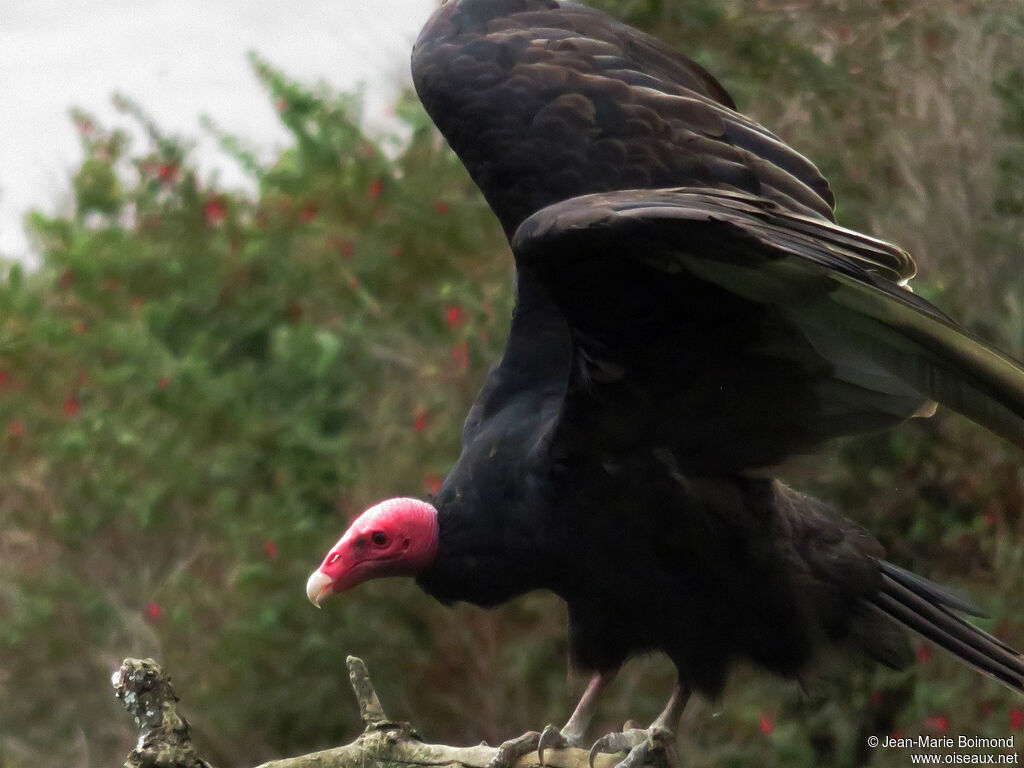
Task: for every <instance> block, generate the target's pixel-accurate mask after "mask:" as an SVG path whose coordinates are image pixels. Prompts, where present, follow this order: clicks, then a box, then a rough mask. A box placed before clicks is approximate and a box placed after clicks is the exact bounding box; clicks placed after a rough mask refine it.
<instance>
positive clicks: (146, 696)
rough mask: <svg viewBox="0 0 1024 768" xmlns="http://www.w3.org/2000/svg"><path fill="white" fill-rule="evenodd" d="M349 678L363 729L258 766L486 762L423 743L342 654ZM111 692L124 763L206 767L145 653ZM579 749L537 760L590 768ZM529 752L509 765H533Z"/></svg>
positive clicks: (472, 751)
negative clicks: (128, 743) (132, 743)
mask: <svg viewBox="0 0 1024 768" xmlns="http://www.w3.org/2000/svg"><path fill="white" fill-rule="evenodd" d="M348 672H349V679H350V680H351V682H352V688H353V690H354V691H355V694H356V699H357V701H358V702H359V713H360V715H361V716H362V718H363V727H364V730H363V732H362V734H360V736H359V737H358V738H357V739H356V740H355V741H353V742H352V743H351V744H346V745H345V746H343V747H334V748H333V749H326V750H324V751H322V752H313V753H311V754H308V755H301V756H299V757H288V758H284V759H282V760H272V761H270V762H269V763H263V765H261V766H258V768H430V766H438V768H441V767H443V768H487V765H488V763H489V762H490V761H491V759H492V758H493V757H494V755H495V753H496V752H497V750H496V749H495V748H494V747H489V746H487V745H486V744H481V745H479V746H476V747H449V746H445V745H442V744H425V743H423V741H422V740H421V739H420V737H419V735H418V734H417V733H416V731H415V730H413V728H412V726H411V725H410V724H409V723H404V722H397V721H393V720H389V719H388V717H387V715H386V714H385V713H384V708H383V707H382V706H381V703H380V699H379V698H377V692H376V691H375V690H374V689H373V684H372V683H371V682H370V675H369V673H368V672H367V670H366V665H365V664H363V662H362V660H361V659H357V658H356V657H355V656H349V657H348ZM113 684H114V691H115V694H114V695H115V696H117V698H118V699H120V700H121V702H122V703H123V704H124V707H125V709H127V710H128V713H129V714H130V715H132V716H133V717H134V718H135V723H136V725H138V726H139V743H138V745H137V746H136V747H135V749H133V750H132V752H131V754H129V755H128V759H127V760H126V761H125V768H211V766H210V764H209V763H207V762H206V761H205V760H202V759H201V758H199V757H198V756H197V754H196V750H195V747H194V746H193V744H192V740H191V737H190V735H189V727H188V723H187V722H186V721H185V719H184V718H183V717H181V716H180V715H179V714H178V713H177V710H176V704H177V701H178V697H177V696H176V695H175V693H174V688H173V687H172V686H171V680H170V677H168V676H167V675H166V674H165V673H164V671H163V670H162V669H161V668H160V665H159V664H157V663H156V662H155V661H153V660H152V659H142V660H140V659H125V660H124V663H122V664H121V668H120V669H119V670H118V671H117V672H115V673H114V677H113ZM587 757H588V753H587V751H586V750H582V749H550V750H547V751H545V753H544V760H545V762H546V763H547V764H548V766H549V768H589V764H588V762H587ZM619 759H620V758H619V756H616V755H604V754H601V755H597V756H596V758H595V760H594V768H612V767H613V766H614V765H615V764H616V763H617V762H618V761H619ZM537 765H538V763H537V759H536V756H535V755H528V756H527V757H524V758H522V759H520V760H519V762H518V763H516V768H529V767H530V766H537Z"/></svg>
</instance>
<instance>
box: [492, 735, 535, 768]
mask: <svg viewBox="0 0 1024 768" xmlns="http://www.w3.org/2000/svg"><path fill="white" fill-rule="evenodd" d="M539 742H540V734H539V733H538V732H537V731H527V732H526V733H524V734H523V735H522V736H519V737H518V738H515V739H509V740H508V741H506V742H504V743H503V744H502V745H501V746H499V747H498V751H497V752H496V753H495V755H494V757H492V758H491V761H490V762H489V763H487V768H512V766H513V764H514V763H515V762H516V760H518V759H519V758H520V757H522V756H523V755H528V754H529V753H530V752H532V751H533V750H535V749H536V748H537V744H538V743H539Z"/></svg>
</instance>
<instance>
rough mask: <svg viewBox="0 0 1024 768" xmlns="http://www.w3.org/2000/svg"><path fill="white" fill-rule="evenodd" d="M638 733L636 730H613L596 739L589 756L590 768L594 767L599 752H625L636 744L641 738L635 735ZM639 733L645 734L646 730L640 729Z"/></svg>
mask: <svg viewBox="0 0 1024 768" xmlns="http://www.w3.org/2000/svg"><path fill="white" fill-rule="evenodd" d="M636 733H637V732H636V731H612V732H611V733H606V734H605V735H604V736H602V737H601V738H599V739H598V740H597V741H595V742H594V743H593V744H592V745H591V747H590V754H589V755H588V756H587V761H588V762H589V763H590V768H594V758H595V757H597V754H598V753H599V752H623V751H625V750H627V749H632V748H633V747H634V746H636V745H637V744H638V743H639V739H637V738H636V737H635V734H636ZM639 733H641V734H643V733H644V732H643V731H640V732H639Z"/></svg>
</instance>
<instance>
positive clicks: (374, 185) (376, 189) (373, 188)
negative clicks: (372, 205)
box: [366, 179, 384, 200]
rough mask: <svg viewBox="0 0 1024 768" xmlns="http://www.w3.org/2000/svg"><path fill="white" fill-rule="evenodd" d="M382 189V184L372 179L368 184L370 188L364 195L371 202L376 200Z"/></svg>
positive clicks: (379, 180) (380, 181)
mask: <svg viewBox="0 0 1024 768" xmlns="http://www.w3.org/2000/svg"><path fill="white" fill-rule="evenodd" d="M383 187H384V182H383V181H382V180H381V179H374V180H373V181H371V182H370V188H369V189H368V190H366V195H367V197H369V198H370V199H371V200H376V199H377V198H378V197H379V196H380V191H381V189H382V188H383Z"/></svg>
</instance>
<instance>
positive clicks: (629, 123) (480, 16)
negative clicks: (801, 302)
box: [412, 0, 833, 236]
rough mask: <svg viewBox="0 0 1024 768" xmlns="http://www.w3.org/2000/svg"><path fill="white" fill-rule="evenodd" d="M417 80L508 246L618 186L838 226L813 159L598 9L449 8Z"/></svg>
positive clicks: (460, 3)
mask: <svg viewBox="0 0 1024 768" xmlns="http://www.w3.org/2000/svg"><path fill="white" fill-rule="evenodd" d="M412 71H413V80H414V82H415V85H416V90H417V92H418V94H419V96H420V99H421V100H422V101H423V104H424V105H425V106H426V108H427V111H428V112H429V113H430V116H431V117H432V118H433V120H434V122H435V123H436V124H437V126H438V127H439V128H440V129H441V132H442V133H443V134H444V136H445V138H446V139H447V140H448V142H449V143H450V144H451V146H452V148H453V149H454V150H455V151H456V152H457V153H458V155H459V157H460V158H461V159H462V161H463V162H464V163H465V165H466V167H467V168H468V169H469V172H470V174H471V175H472V176H473V178H474V180H475V181H476V182H477V184H478V185H479V186H480V188H481V189H482V190H483V193H484V196H485V197H486V198H487V201H488V202H489V203H490V205H491V207H492V208H493V209H494V211H495V213H496V214H497V215H498V218H499V219H500V220H501V223H502V225H503V226H504V228H505V231H506V233H507V234H508V235H509V236H511V235H512V233H513V232H514V230H515V228H516V227H517V226H518V225H519V224H520V222H522V220H523V219H525V218H526V217H527V216H528V215H530V214H531V213H533V212H534V211H537V210H539V209H540V208H542V207H544V206H546V205H550V204H551V203H556V202H558V201H560V200H565V199H568V198H570V197H576V196H578V195H582V194H588V193H592V192H604V191H611V190H615V189H640V188H658V187H673V186H703V187H712V188H716V189H732V190H737V191H740V192H745V193H748V194H751V195H755V196H761V197H764V198H766V199H769V200H772V201H774V202H776V203H778V204H779V205H780V206H782V207H783V208H786V209H788V210H791V211H794V212H799V213H804V214H807V215H810V216H815V217H819V218H826V219H831V218H832V207H833V198H832V193H831V191H830V190H829V187H828V182H827V181H825V179H824V178H822V176H821V174H820V173H819V172H818V170H817V168H815V167H814V165H813V164H812V163H811V162H810V161H808V160H807V159H806V158H804V157H803V156H802V155H800V154H799V153H798V152H796V151H794V150H793V149H791V148H790V147H788V146H786V145H785V144H784V143H782V142H781V141H780V140H779V139H778V138H777V137H776V136H774V135H773V134H772V133H770V132H769V131H768V130H766V129H765V128H764V127H762V126H760V125H758V124H757V123H756V122H754V121H752V120H750V119H749V118H747V117H744V116H743V115H741V114H739V113H738V112H736V111H735V110H734V109H733V106H734V105H733V102H732V99H731V98H729V95H728V94H727V93H726V91H725V89H724V88H722V86H721V85H719V83H718V82H717V81H716V80H715V79H714V78H713V77H712V76H711V75H709V74H708V73H707V72H706V71H704V70H703V69H702V68H701V67H700V66H698V65H697V64H695V63H694V62H692V61H690V60H689V59H688V58H686V57H685V56H683V55H681V54H679V53H676V52H675V51H673V50H672V49H670V48H669V47H668V46H666V45H665V44H664V43H662V42H660V41H659V40H657V39H655V38H653V37H651V36H649V35H646V34H644V33H642V32H639V31H637V30H635V29H632V28H631V27H627V26H625V25H623V24H621V23H619V22H617V21H615V20H614V19H612V18H610V17H609V16H607V15H605V14H603V13H600V12H598V11H594V10H592V9H589V8H585V7H583V6H579V5H574V4H570V3H565V2H556V0H450V2H448V3H447V4H446V5H444V6H442V7H441V8H440V9H439V10H438V11H437V12H436V13H435V14H434V16H433V17H432V18H431V20H430V21H429V22H428V23H427V25H426V27H424V29H423V31H422V32H421V34H420V38H419V40H418V41H417V43H416V48H415V50H414V52H413V59H412Z"/></svg>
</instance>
